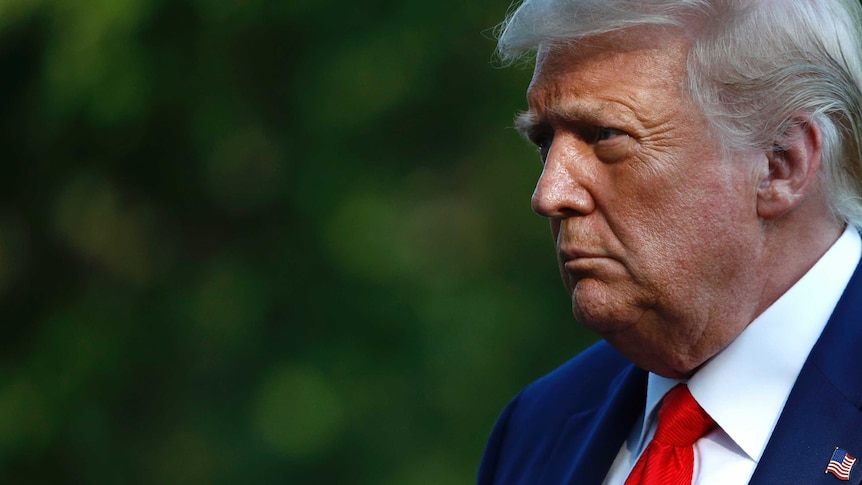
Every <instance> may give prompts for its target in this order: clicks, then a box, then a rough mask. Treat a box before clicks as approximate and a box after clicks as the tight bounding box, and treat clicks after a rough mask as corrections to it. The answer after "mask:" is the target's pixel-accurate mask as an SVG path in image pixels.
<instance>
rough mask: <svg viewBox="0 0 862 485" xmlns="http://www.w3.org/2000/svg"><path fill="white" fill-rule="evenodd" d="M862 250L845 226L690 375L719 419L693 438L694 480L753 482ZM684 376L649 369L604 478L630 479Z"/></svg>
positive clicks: (613, 481) (609, 483)
mask: <svg viewBox="0 0 862 485" xmlns="http://www.w3.org/2000/svg"><path fill="white" fill-rule="evenodd" d="M860 255H862V241H860V237H859V233H858V232H857V231H856V229H855V228H852V227H848V229H846V230H845V231H844V234H842V235H841V237H840V238H839V239H838V241H836V242H835V244H833V245H832V247H831V248H829V250H828V251H827V252H826V254H824V255H823V257H821V258H820V260H818V261H817V263H816V264H815V265H814V266H813V267H812V268H811V269H810V270H809V271H808V272H807V273H806V274H805V275H804V276H803V277H802V278H801V279H800V280H799V281H797V282H796V284H795V285H793V286H792V287H791V288H790V289H789V290H787V292H786V293H785V294H784V295H782V296H781V297H780V298H779V299H778V300H776V301H775V303H773V304H772V305H771V306H770V307H769V308H767V309H766V311H764V312H763V313H762V314H761V315H760V316H759V317H757V318H756V319H755V320H754V321H753V322H751V324H750V325H749V326H748V327H747V328H746V329H745V331H743V332H742V334H740V335H739V337H737V338H736V340H734V341H733V342H732V343H731V344H730V345H728V346H727V347H726V348H725V349H724V350H722V351H721V352H719V353H718V354H717V355H716V356H715V357H713V358H712V359H711V360H710V361H709V362H707V363H706V364H704V366H703V367H702V368H701V369H700V370H698V371H697V373H695V374H694V375H693V376H692V377H691V378H690V379H689V380H688V387H689V389H690V390H691V393H692V395H693V396H694V398H695V399H696V400H697V402H698V403H700V405H701V407H703V408H704V409H705V410H706V412H707V413H708V414H709V415H710V416H712V418H713V419H714V420H715V422H716V423H717V424H718V427H716V428H715V429H714V430H713V431H711V432H710V433H708V434H706V435H705V436H704V437H702V438H701V439H700V440H698V441H697V442H696V443H695V445H694V477H693V480H692V484H693V485H734V484H746V483H748V481H749V479H750V478H751V475H752V474H753V473H754V469H755V467H756V466H757V463H758V461H760V456H761V455H762V454H763V450H764V449H765V448H766V443H767V441H769V437H770V436H771V435H772V430H773V428H774V427H775V424H776V422H777V421H778V416H779V415H780V414H781V411H782V409H784V403H785V402H786V401H787V397H788V396H789V395H790V390H791V389H792V388H793V384H794V382H796V377H797V376H798V375H799V372H800V371H801V370H802V365H803V364H804V363H805V360H806V359H807V357H808V354H809V353H810V352H811V349H812V347H814V344H815V342H817V339H818V338H819V337H820V333H821V332H822V331H823V328H824V327H825V326H826V322H827V321H828V320H829V316H830V315H831V314H832V311H833V310H834V309H835V305H836V304H837V303H838V299H839V298H840V297H841V294H842V293H843V292H844V288H845V287H846V286H847V283H848V281H849V280H850V277H851V276H852V274H853V271H854V270H855V269H856V265H857V264H858V263H859V259H860ZM679 382H685V381H680V380H673V379H667V378H664V377H661V376H658V375H655V374H652V373H650V374H649V382H648V384H647V399H646V408H645V412H644V414H643V415H642V416H641V418H640V419H639V420H638V422H637V423H636V424H635V427H634V429H633V430H632V432H631V434H630V435H629V437H628V438H627V439H626V442H625V443H623V446H622V448H621V449H620V451H619V454H617V457H616V459H615V460H614V463H613V465H612V466H611V469H610V472H609V473H608V476H607V478H606V479H605V481H604V483H605V485H623V484H624V483H625V481H626V478H627V477H628V475H629V473H630V472H631V469H632V468H633V467H634V464H635V462H636V461H637V459H638V457H640V455H641V453H642V452H643V450H644V448H646V446H647V444H648V443H649V441H650V440H651V439H652V436H653V434H655V429H656V426H657V419H656V414H657V410H656V408H657V406H658V404H659V402H660V401H661V399H662V397H664V395H665V393H667V391H669V390H670V389H671V388H673V387H674V386H675V385H676V384H677V383H679ZM644 416H646V417H647V419H644Z"/></svg>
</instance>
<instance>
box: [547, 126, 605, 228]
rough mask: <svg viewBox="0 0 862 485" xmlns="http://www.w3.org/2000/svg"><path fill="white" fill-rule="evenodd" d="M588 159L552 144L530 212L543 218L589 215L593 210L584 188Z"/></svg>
mask: <svg viewBox="0 0 862 485" xmlns="http://www.w3.org/2000/svg"><path fill="white" fill-rule="evenodd" d="M589 165H590V164H589V161H588V157H587V156H586V155H585V154H583V153H579V152H578V151H577V149H576V148H575V147H565V146H564V145H563V144H562V143H558V140H555V141H554V143H553V144H552V145H551V148H550V150H549V151H548V156H547V158H546V159H545V165H544V167H543V169H542V174H541V175H540V176H539V181H538V182H537V183H536V189H535V190H534V191H533V198H532V206H533V210H534V211H535V212H536V213H537V214H539V215H541V216H545V217H550V218H565V217H572V216H577V215H585V214H589V213H590V212H592V211H593V210H594V209H595V201H594V200H593V197H592V195H591V194H590V191H589V190H588V184H589V182H590V179H591V176H590V168H589Z"/></svg>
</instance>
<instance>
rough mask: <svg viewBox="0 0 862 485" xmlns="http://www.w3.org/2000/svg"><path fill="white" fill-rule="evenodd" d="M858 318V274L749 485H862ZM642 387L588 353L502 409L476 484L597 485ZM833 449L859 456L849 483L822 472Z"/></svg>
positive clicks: (639, 380) (630, 368)
mask: <svg viewBox="0 0 862 485" xmlns="http://www.w3.org/2000/svg"><path fill="white" fill-rule="evenodd" d="M860 267H862V265H860ZM860 310H862V270H860V268H859V267H857V268H856V272H855V273H854V275H853V277H852V278H851V279H850V283H849V284H848V285H847V288H846V289H845V291H844V295H843V296H842V297H841V300H840V301H839V302H838V305H837V306H836V308H835V311H834V312H833V313H832V316H831V318H830V319H829V322H828V323H827V324H826V328H825V329H824V331H823V334H822V335H821V336H820V338H819V340H818V341H817V344H815V346H814V348H813V350H812V351H811V354H810V355H809V356H808V360H807V361H806V362H805V365H804V366H803V368H802V371H801V372H800V374H799V377H797V379H796V383H795V384H794V386H793V389H792V390H791V392H790V397H789V398H788V401H787V404H786V405H785V407H784V411H783V412H782V413H781V416H780V417H779V420H778V424H777V425H776V427H775V430H774V431H773V433H772V436H771V438H770V439H769V442H768V444H767V446H766V449H765V451H764V453H763V456H762V457H761V459H760V463H759V464H758V466H757V468H756V469H755V471H754V475H753V476H752V478H751V481H750V482H749V483H751V484H758V485H765V484H802V485H810V484H833V485H835V484H839V483H849V484H857V485H858V484H860V483H862V410H860V408H862V365H860V364H862V318H860ZM646 382H647V373H646V371H644V370H642V369H639V368H637V367H635V366H634V365H633V364H632V363H631V362H629V361H628V360H626V359H625V357H623V356H622V355H620V354H619V353H617V352H616V351H615V350H614V349H613V348H611V347H610V346H609V345H608V344H606V343H605V342H600V343H598V344H596V345H594V346H592V347H590V348H589V349H588V350H586V351H585V352H583V353H582V354H580V355H578V356H577V357H575V358H574V359H572V360H570V361H569V362H567V363H566V364H564V365H563V366H562V367H560V368H558V369H557V370H555V371H554V372H552V373H551V374H549V375H547V376H545V377H543V378H541V379H539V380H538V381H536V382H534V383H533V384H531V385H530V386H529V387H527V388H526V389H524V390H523V391H522V392H521V393H520V394H519V395H518V396H517V397H515V399H513V400H512V402H510V403H509V405H508V406H507V407H506V408H505V409H504V410H503V413H502V414H501V415H500V418H499V420H498V421H497V424H496V426H495V427H494V430H493V432H492V434H491V437H490V439H489V441H488V445H487V448H486V449H485V456H484V457H483V458H482V464H481V467H480V470H479V481H478V483H479V485H492V484H496V485H517V484H521V485H558V484H577V485H592V484H595V485H600V484H601V483H602V481H603V480H604V478H605V476H606V475H607V473H608V470H609V469H610V466H611V464H612V463H613V460H614V458H616V455H617V453H618V452H619V449H620V447H621V446H622V444H623V441H625V439H626V437H627V436H628V434H629V432H630V431H631V430H632V427H633V426H634V423H635V420H636V419H637V418H638V416H640V414H641V412H642V409H643V406H644V403H645V401H646ZM741 412H743V411H742V410H741ZM836 447H840V448H843V449H844V450H846V451H847V452H848V453H849V454H850V455H851V456H854V457H856V458H858V461H857V463H856V464H855V465H854V467H853V470H852V472H851V474H850V481H849V482H842V481H839V480H838V479H837V478H836V477H835V476H833V475H832V474H826V465H827V464H828V463H829V459H830V458H831V457H832V452H833V451H834V450H835V448H836Z"/></svg>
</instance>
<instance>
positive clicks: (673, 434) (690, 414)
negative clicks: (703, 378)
mask: <svg viewBox="0 0 862 485" xmlns="http://www.w3.org/2000/svg"><path fill="white" fill-rule="evenodd" d="M714 426H715V421H713V419H712V418H711V417H709V415H708V414H706V411H704V410H703V408H702V407H700V404H698V403H697V401H695V400H694V397H693V396H692V395H691V392H689V390H688V387H687V386H685V385H684V384H680V385H678V386H676V387H674V388H673V389H671V390H670V392H668V393H667V395H666V396H665V398H664V401H663V402H662V405H661V408H660V409H659V412H658V427H657V428H656V432H655V437H654V438H653V439H655V440H656V441H657V442H659V443H664V444H668V445H671V446H683V447H687V446H692V445H693V444H694V443H695V441H697V440H698V439H700V437H701V436H703V435H704V434H706V433H707V432H708V431H709V430H711V429H712V428H713V427H714Z"/></svg>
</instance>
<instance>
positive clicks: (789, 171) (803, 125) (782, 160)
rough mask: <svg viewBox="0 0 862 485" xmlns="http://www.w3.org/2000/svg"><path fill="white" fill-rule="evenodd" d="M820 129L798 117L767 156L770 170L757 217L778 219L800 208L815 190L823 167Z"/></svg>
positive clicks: (760, 190) (759, 194)
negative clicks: (819, 172) (797, 207)
mask: <svg viewBox="0 0 862 485" xmlns="http://www.w3.org/2000/svg"><path fill="white" fill-rule="evenodd" d="M820 153H821V134H820V128H819V127H818V126H817V125H816V124H814V123H813V122H811V120H810V119H808V118H807V117H805V118H796V119H795V120H793V122H792V123H791V125H790V126H789V127H788V129H787V130H786V131H785V133H784V134H783V140H782V141H781V143H776V144H775V145H774V146H773V147H772V150H771V151H770V152H768V153H766V159H767V161H768V165H769V169H768V173H767V174H765V178H763V179H762V180H761V181H760V185H759V186H758V190H757V214H758V215H759V216H760V217H761V218H762V219H775V218H778V217H780V216H782V215H783V214H785V213H786V212H788V211H789V210H791V209H793V208H794V207H796V206H797V205H799V204H800V203H801V202H802V201H803V200H804V199H805V197H806V196H807V195H808V194H809V193H810V192H811V190H812V189H813V187H815V185H816V184H815V182H816V180H817V171H818V169H819V168H820Z"/></svg>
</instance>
